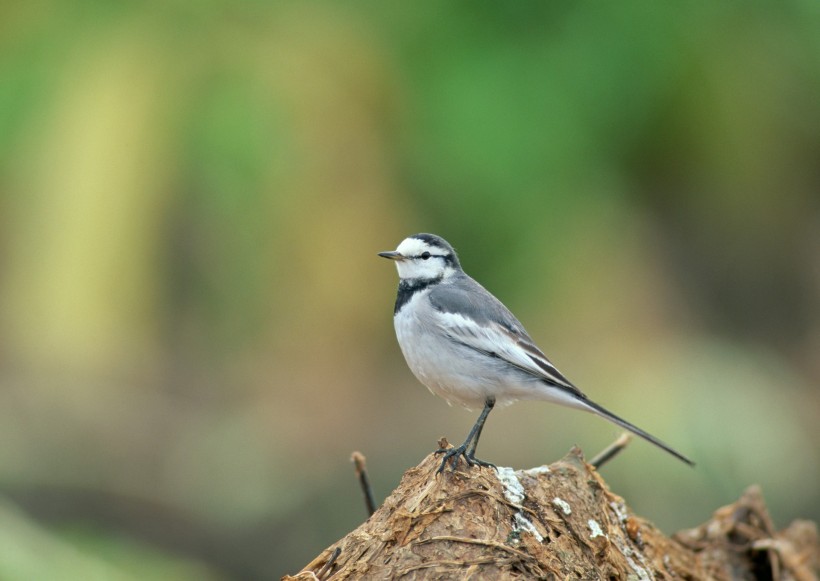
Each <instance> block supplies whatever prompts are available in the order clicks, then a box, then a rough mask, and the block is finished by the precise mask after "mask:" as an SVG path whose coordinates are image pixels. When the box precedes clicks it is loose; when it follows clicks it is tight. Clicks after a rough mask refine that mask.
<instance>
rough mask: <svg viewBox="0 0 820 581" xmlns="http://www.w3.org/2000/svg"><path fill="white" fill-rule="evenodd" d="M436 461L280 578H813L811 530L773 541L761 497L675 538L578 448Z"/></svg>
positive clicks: (755, 494) (749, 496)
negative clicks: (523, 461) (521, 456)
mask: <svg viewBox="0 0 820 581" xmlns="http://www.w3.org/2000/svg"><path fill="white" fill-rule="evenodd" d="M439 462H440V460H439V458H438V457H437V456H435V455H433V454H431V455H430V456H428V457H427V458H425V459H424V460H423V461H422V462H421V464H419V465H418V466H416V467H415V468H412V469H410V470H408V471H407V472H406V473H405V475H404V477H403V478H402V480H401V483H400V484H399V486H398V488H396V490H395V491H394V492H393V493H392V494H391V495H390V496H389V497H388V498H387V500H385V502H384V504H383V505H382V506H381V507H380V508H379V509H378V510H377V511H376V512H375V513H374V514H373V515H372V516H371V517H370V518H369V519H368V520H367V521H366V522H364V523H363V524H362V525H361V526H359V527H358V528H357V529H355V530H354V531H352V532H351V533H349V534H348V535H346V536H345V537H344V538H342V539H341V540H340V541H339V542H338V543H335V544H334V545H332V546H331V547H329V548H328V549H326V550H325V551H323V552H322V553H321V554H319V555H318V556H317V557H316V558H315V559H314V560H313V561H312V562H311V563H309V564H308V565H307V566H306V567H305V568H304V569H303V570H302V571H301V572H300V573H298V574H297V575H295V576H293V577H288V576H286V577H284V579H301V580H305V579H312V580H316V579H321V580H322V581H324V580H325V579H333V580H342V579H408V580H410V579H452V578H475V579H523V578H532V579H561V580H563V579H605V580H620V579H624V580H627V579H636V580H649V579H689V580H694V579H715V580H718V581H720V580H727V581H728V580H730V579H731V580H734V579H743V580H745V579H750V580H751V579H771V580H773V581H781V580H782V581H786V580H789V579H795V580H796V581H816V579H817V561H818V553H819V551H818V542H817V531H816V527H814V525H813V524H812V523H807V522H803V521H798V522H796V523H794V524H793V525H792V526H790V527H789V528H788V529H786V530H785V531H783V532H781V533H778V532H776V531H774V528H773V526H772V524H771V520H770V519H769V517H768V514H767V511H766V507H765V504H764V503H763V499H762V496H761V495H760V493H759V491H757V490H756V489H750V490H749V491H747V492H746V493H745V494H744V495H743V496H742V497H741V499H740V500H739V501H738V502H737V503H735V504H733V505H730V506H728V507H724V508H722V509H719V510H718V511H716V512H715V515H714V517H713V519H712V520H710V521H709V522H707V523H706V524H704V525H702V526H701V527H698V528H695V529H692V530H688V531H683V532H681V533H678V534H677V535H674V536H673V537H671V538H670V537H667V536H665V535H664V534H663V533H662V532H660V531H659V530H658V529H657V528H655V527H654V526H653V525H652V524H651V523H649V522H648V521H646V520H644V519H642V518H640V517H638V516H636V515H634V514H633V513H632V511H631V510H630V509H629V507H628V506H627V505H626V503H625V502H624V500H623V499H622V498H621V497H619V496H617V495H616V494H613V493H612V492H611V491H610V490H609V489H608V487H607V486H606V483H605V482H604V481H603V479H602V478H601V477H600V476H599V474H598V473H597V472H596V471H595V469H594V468H593V467H592V466H590V465H589V464H587V463H586V462H585V461H584V458H583V456H582V455H581V452H580V451H579V450H577V449H574V450H572V451H571V452H570V453H569V454H568V455H567V456H566V457H565V458H563V459H562V460H560V461H558V462H555V463H554V464H551V465H550V466H542V467H538V468H533V469H530V470H518V471H513V470H512V469H510V468H500V469H498V470H495V469H492V468H478V467H473V468H468V467H466V466H464V464H463V463H462V464H460V465H459V469H458V470H456V471H454V472H451V471H449V470H447V471H445V472H444V473H442V474H439V475H437V474H436V469H437V468H438V466H439ZM334 554H335V556H336V558H335V559H334V560H332V562H330V564H329V565H328V562H329V561H331V556H332V555H334Z"/></svg>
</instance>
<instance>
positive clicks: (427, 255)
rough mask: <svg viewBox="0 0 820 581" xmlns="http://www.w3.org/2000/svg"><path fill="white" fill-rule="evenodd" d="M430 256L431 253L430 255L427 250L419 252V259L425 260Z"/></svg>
mask: <svg viewBox="0 0 820 581" xmlns="http://www.w3.org/2000/svg"><path fill="white" fill-rule="evenodd" d="M430 256H431V255H430V253H429V252H422V253H421V259H422V260H427V259H428V258H430Z"/></svg>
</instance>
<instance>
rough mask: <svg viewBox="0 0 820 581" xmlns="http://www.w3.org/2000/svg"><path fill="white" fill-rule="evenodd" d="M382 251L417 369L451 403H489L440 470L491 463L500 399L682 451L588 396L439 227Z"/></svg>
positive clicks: (399, 325) (405, 343)
mask: <svg viewBox="0 0 820 581" xmlns="http://www.w3.org/2000/svg"><path fill="white" fill-rule="evenodd" d="M379 256H382V257H384V258H389V259H390V260H394V261H395V262H396V268H397V269H398V271H399V292H398V296H397V297H396V307H395V309H394V311H393V323H394V325H395V327H396V337H397V338H398V340H399V346H400V347H401V350H402V353H404V358H405V359H406V360H407V364H408V365H409V366H410V369H411V370H412V372H413V374H414V375H415V376H416V377H417V378H418V380H419V381H421V382H422V383H423V384H424V385H426V386H427V387H428V388H429V389H430V391H432V392H433V393H434V394H436V395H438V396H440V397H442V398H444V399H445V400H447V402H449V403H451V404H452V403H458V404H461V405H463V406H465V407H467V408H477V407H479V406H481V405H483V406H484V409H483V410H482V412H481V415H480V416H478V420H477V421H476V423H475V425H474V426H473V427H472V429H471V430H470V433H469V435H468V436H467V439H466V440H465V441H464V443H463V444H462V445H461V446H458V447H457V448H449V449H442V450H438V451H437V452H439V453H443V454H444V458H443V459H442V461H441V466H440V467H439V469H438V472H441V471H442V470H444V467H445V465H446V464H447V460H449V459H451V458H452V469H453V470H455V468H456V465H457V463H458V458H459V456H463V457H464V460H465V461H466V462H467V464H468V465H469V466H473V465H474V464H477V465H479V466H493V465H492V464H490V463H489V462H484V461H483V460H479V459H478V458H476V457H475V452H476V448H477V447H478V439H479V438H480V437H481V430H482V429H483V428H484V422H485V421H486V420H487V416H488V415H489V413H490V411H491V410H492V409H493V407H494V406H495V404H496V403H498V404H501V405H506V404H510V403H513V402H515V401H517V400H520V399H538V400H545V401H551V402H553V403H558V404H561V405H565V406H569V407H572V408H576V409H580V410H583V411H586V412H591V413H594V414H597V415H599V416H601V417H603V418H606V419H607V420H609V421H610V422H613V423H615V424H617V425H619V426H621V427H622V428H626V429H627V430H629V431H630V432H632V433H634V434H637V435H638V436H640V437H641V438H644V439H645V440H648V441H649V442H652V443H653V444H655V445H656V446H658V447H660V448H662V449H664V450H666V451H667V452H669V453H670V454H672V455H673V456H675V457H676V458H679V459H680V460H683V461H684V462H686V463H687V464H690V465H694V463H693V462H692V461H691V460H689V459H688V458H687V457H686V456H684V455H683V454H681V453H679V452H677V451H675V450H673V449H672V448H670V447H669V446H667V445H666V444H664V443H663V442H661V441H660V440H658V439H657V438H656V437H654V436H652V435H650V434H648V433H646V432H644V431H643V430H641V429H640V428H638V427H636V426H633V425H632V424H630V423H629V422H627V421H626V420H624V419H621V418H619V417H618V416H616V415H615V414H613V413H612V412H610V411H608V410H606V409H604V408H603V407H601V406H600V405H598V404H597V403H595V402H593V401H591V400H589V399H588V398H587V396H586V395H584V394H583V393H582V392H581V390H579V389H578V388H577V387H575V386H574V385H573V384H572V383H571V382H570V381H569V380H568V379H567V378H566V377H564V376H563V375H562V374H561V372H560V371H558V369H556V368H555V366H554V365H553V364H552V363H550V361H549V359H547V357H546V356H545V355H544V354H543V353H542V352H541V350H540V349H539V348H538V347H537V346H536V345H535V343H534V342H533V340H532V339H531V338H530V336H529V335H528V334H527V331H525V330H524V327H523V326H522V325H521V323H519V322H518V319H516V318H515V316H514V315H513V314H512V313H511V312H510V311H509V309H507V307H505V306H504V305H503V304H502V303H501V301H499V300H498V299H497V298H495V297H494V296H493V295H492V294H490V292H489V291H487V290H486V289H485V288H484V287H483V286H481V285H480V284H478V283H477V282H476V281H475V280H473V279H472V278H470V277H469V276H467V274H466V273H465V272H464V271H463V270H462V269H461V264H460V263H459V261H458V257H457V256H456V253H455V250H453V247H452V246H450V244H448V243H447V241H446V240H444V239H443V238H441V237H439V236H436V235H434V234H414V235H413V236H410V237H409V238H406V239H404V240H403V241H402V243H401V244H399V246H398V248H397V249H396V250H394V251H391V252H379Z"/></svg>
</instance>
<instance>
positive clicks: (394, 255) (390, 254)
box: [379, 250, 404, 261]
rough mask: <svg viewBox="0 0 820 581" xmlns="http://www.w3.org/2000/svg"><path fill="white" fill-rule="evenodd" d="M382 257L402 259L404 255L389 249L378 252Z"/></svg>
mask: <svg viewBox="0 0 820 581" xmlns="http://www.w3.org/2000/svg"><path fill="white" fill-rule="evenodd" d="M379 256H381V257H382V258H389V259H390V260H399V261H401V260H404V255H403V254H402V253H401V252H397V251H395V250H391V251H390V252H379Z"/></svg>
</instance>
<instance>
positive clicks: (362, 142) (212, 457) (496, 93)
mask: <svg viewBox="0 0 820 581" xmlns="http://www.w3.org/2000/svg"><path fill="white" fill-rule="evenodd" d="M818 95H820V8H818V4H817V3H816V2H813V1H807V0H786V1H783V2H749V3H708V2H695V3H688V4H686V5H681V4H676V3H650V2H625V3H614V4H604V5H594V6H593V5H586V4H578V3H574V2H549V3H540V2H513V3H485V2H451V3H430V2H421V3H412V4H407V3H405V4H403V5H401V6H399V5H397V4H394V3H382V2H347V3H334V2H305V3H275V4H273V3H266V2H259V1H245V2H228V1H226V0H206V1H201V2H192V1H190V0H164V1H162V2H141V3H140V2H110V1H102V0H96V1H91V0H88V1H74V2H60V1H57V0H54V1H50V0H39V1H38V0H35V1H33V2H16V3H14V2H6V3H2V4H0V535H2V539H3V540H2V542H0V578H3V579H57V578H59V579H206V578H210V579H270V578H278V577H279V575H281V574H283V573H285V572H291V573H293V572H296V571H298V570H299V569H300V567H301V566H303V565H304V564H306V563H307V562H308V561H309V560H310V559H311V558H312V557H313V556H315V555H316V554H318V552H319V551H320V550H322V549H323V548H324V547H325V546H327V545H329V544H331V543H332V542H334V541H335V540H336V539H338V538H339V537H341V536H342V535H343V534H345V533H346V532H348V531H349V530H351V529H353V528H354V527H355V526H357V525H358V524H359V523H360V522H361V521H362V520H363V519H364V516H365V515H364V512H365V511H364V504H363V502H362V500H361V494H360V491H359V489H358V486H357V483H356V481H355V478H354V474H353V470H352V467H351V465H350V462H349V457H350V453H351V452H352V451H353V450H356V449H358V450H361V451H362V452H363V453H364V454H365V455H367V457H368V465H369V468H370V474H371V478H372V480H373V483H374V487H375V492H376V495H377V497H378V498H379V499H382V498H384V496H386V495H387V494H388V493H389V492H390V490H391V489H392V488H393V487H394V486H395V485H396V484H397V483H398V480H399V478H400V476H401V474H402V472H403V471H404V470H405V469H407V468H409V467H411V466H414V465H415V464H416V463H417V462H418V461H420V460H421V458H422V457H423V456H424V455H425V454H427V453H428V452H430V451H431V450H432V449H433V448H434V446H435V442H436V440H437V439H438V437H440V436H442V435H446V436H448V438H449V439H450V441H453V442H460V441H461V440H462V439H463V438H464V436H465V435H466V432H467V430H468V429H469V427H470V425H472V422H473V421H474V420H475V417H476V413H468V412H465V411H463V410H460V409H456V408H449V407H448V406H447V405H446V404H445V403H444V402H443V401H442V400H439V399H437V398H434V397H433V396H431V395H430V394H429V393H428V392H427V390H426V389H425V388H424V387H423V386H422V385H420V384H419V383H418V382H417V381H416V380H415V379H414V378H413V377H412V375H411V374H410V372H409V370H408V369H407V368H406V366H405V364H404V361H403V359H402V356H401V353H400V351H399V349H398V346H397V345H396V342H395V337H394V334H393V327H392V308H393V301H394V297H395V294H394V293H395V287H396V284H397V277H396V273H395V269H394V267H393V265H391V264H389V263H387V262H386V261H384V260H381V259H379V258H378V257H377V256H376V252H378V251H382V250H391V249H393V248H395V246H396V245H397V244H398V243H399V241H401V240H402V239H403V238H404V237H405V236H407V235H409V234H411V233H415V232H419V231H431V232H435V233H438V234H440V235H442V236H444V237H445V238H447V239H448V240H449V241H450V242H452V243H453V244H454V245H455V246H456V248H457V249H458V250H459V251H460V254H461V260H462V263H463V265H464V267H465V269H466V270H467V271H468V272H469V273H470V274H472V275H473V276H474V277H476V278H477V279H478V280H480V281H481V282H482V283H483V284H484V285H485V286H486V287H487V288H489V289H490V290H491V291H492V292H494V293H495V294H496V295H497V296H499V298H501V299H502V300H503V301H504V302H506V303H507V305H508V306H510V307H511V308H512V310H513V311H514V312H515V313H516V314H517V315H518V317H519V318H520V319H521V320H522V321H523V322H524V324H525V325H526V326H527V329H528V330H529V332H530V334H531V335H532V336H533V337H534V338H535V339H536V341H537V342H538V343H539V344H540V345H541V347H542V348H543V349H544V350H545V351H546V352H547V354H548V355H550V357H551V358H552V360H553V361H554V362H555V363H556V364H557V365H558V367H559V368H560V369H562V370H563V371H564V373H565V374H567V375H568V376H569V377H570V378H571V379H572V380H573V381H574V382H575V383H577V384H578V385H579V386H580V387H581V388H582V389H583V390H584V391H586V392H587V393H588V394H589V395H590V396H591V397H592V398H593V399H595V400H596V401H599V402H600V403H602V404H603V405H605V406H607V407H609V408H610V409H612V410H614V411H615V412H616V413H618V414H621V415H623V416H624V417H626V418H628V419H629V420H631V421H633V422H635V423H636V424H638V425H639V426H641V427H643V428H645V429H647V430H648V431H650V432H652V433H655V434H657V435H658V436H660V437H661V438H663V439H664V440H666V441H668V442H669V443H671V444H672V445H674V446H675V447H677V448H678V449H680V450H681V451H682V452H684V453H686V454H687V455H689V456H691V457H692V458H694V459H695V460H696V461H697V462H698V466H697V468H696V469H694V470H692V469H689V468H687V467H686V466H684V465H683V464H681V463H679V462H677V461H675V460H674V459H673V458H671V457H669V456H667V455H666V454H664V453H662V452H660V451H658V450H656V449H654V448H653V447H651V446H649V445H647V444H644V443H643V442H634V443H633V444H632V445H631V447H630V448H629V449H628V451H627V452H626V453H624V454H623V455H622V456H620V457H619V458H618V459H617V460H615V461H613V462H612V463H611V464H610V465H607V466H606V467H605V468H604V469H603V470H602V472H603V475H604V477H605V478H606V479H607V480H608V482H609V483H610V484H611V485H612V487H613V489H614V491H615V492H617V493H618V494H621V495H623V496H624V497H625V498H626V500H627V502H628V503H629V504H630V505H631V506H632V507H633V508H634V509H635V510H636V511H637V512H638V513H639V514H641V515H643V516H645V517H647V518H649V519H651V520H653V521H655V522H656V523H657V524H658V525H660V526H661V527H662V528H663V529H664V530H665V531H666V532H669V533H671V532H673V531H675V530H677V529H679V528H683V527H689V526H694V525H696V524H699V523H700V522H702V521H703V520H705V519H706V518H707V517H708V516H709V515H710V513H711V512H712V510H714V509H715V508H717V507H718V506H720V505H722V504H725V503H729V502H731V501H733V500H734V499H735V498H736V497H737V496H738V495H739V493H740V492H741V491H742V490H743V489H744V488H745V487H746V486H747V485H749V484H752V483H759V484H761V485H762V486H763V490H764V494H765V495H766V498H767V500H768V502H769V505H770V508H771V510H772V512H773V516H774V519H775V521H776V523H777V524H778V525H779V526H783V525H785V524H786V523H787V522H788V521H789V520H790V519H792V518H795V517H798V516H799V517H807V518H813V519H820V485H818V482H819V481H820V445H819V444H818V443H819V442H820V394H818V384H820V99H818ZM617 434H618V430H617V429H616V428H614V427H613V426H611V425H610V424H608V423H607V422H604V421H601V420H599V419H597V418H594V417H592V416H589V415H585V414H581V413H578V412H575V411H568V410H565V409H558V408H555V407H553V406H550V405H548V404H541V403H520V404H518V405H517V406H513V407H511V408H509V409H505V410H499V411H497V412H495V413H494V414H493V416H492V417H491V418H490V421H489V422H488V425H487V429H486V430H485V432H484V437H483V440H482V447H481V457H482V458H484V459H486V460H490V461H493V462H496V463H498V464H499V465H509V466H513V467H515V468H525V467H531V466H536V465H540V464H542V463H548V462H550V461H553V460H555V459H557V458H559V457H561V456H562V455H563V454H564V453H565V452H566V451H567V450H568V449H569V448H570V447H571V446H572V445H574V444H578V445H580V446H581V447H582V448H583V449H584V450H585V451H586V452H587V454H588V455H589V456H591V455H593V454H595V453H596V452H598V451H599V450H600V449H602V448H603V447H605V446H606V445H608V444H609V443H610V442H611V441H612V439H613V438H614V437H615V436H616V435H617Z"/></svg>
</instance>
